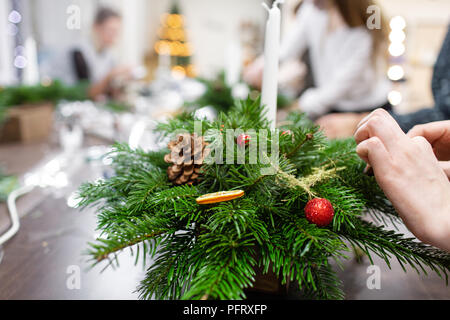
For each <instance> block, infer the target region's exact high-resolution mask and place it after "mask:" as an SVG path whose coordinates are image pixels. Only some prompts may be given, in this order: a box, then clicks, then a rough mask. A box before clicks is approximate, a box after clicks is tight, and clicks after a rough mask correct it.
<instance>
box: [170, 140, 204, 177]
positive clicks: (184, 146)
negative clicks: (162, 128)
mask: <svg viewBox="0 0 450 320" xmlns="http://www.w3.org/2000/svg"><path fill="white" fill-rule="evenodd" d="M207 145H208V143H207V142H205V140H204V139H203V137H198V136H197V135H196V134H189V133H185V134H179V135H178V136H177V139H176V140H173V141H170V142H169V144H168V145H167V147H168V148H169V150H170V153H168V154H166V155H165V156H164V161H165V162H166V163H171V164H172V165H171V166H170V167H169V168H168V169H167V175H168V177H169V180H170V181H172V182H173V183H174V184H176V185H183V184H190V185H192V184H193V183H195V182H196V181H197V180H198V178H199V176H200V173H201V167H202V165H203V160H204V159H205V157H206V152H208V149H206V146H207Z"/></svg>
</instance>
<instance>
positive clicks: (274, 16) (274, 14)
mask: <svg viewBox="0 0 450 320" xmlns="http://www.w3.org/2000/svg"><path fill="white" fill-rule="evenodd" d="M283 2H284V0H276V1H275V2H274V3H273V6H272V8H271V9H270V8H269V7H268V6H267V4H265V3H263V6H264V8H266V10H267V11H268V12H269V18H268V20H267V25H266V38H265V43H264V77H263V83H262V92H261V105H265V106H266V115H267V119H268V120H269V121H270V123H271V128H272V129H275V125H276V120H277V97H278V68H279V54H280V29H281V12H280V9H279V8H278V4H280V3H283Z"/></svg>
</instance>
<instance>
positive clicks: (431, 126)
mask: <svg viewBox="0 0 450 320" xmlns="http://www.w3.org/2000/svg"><path fill="white" fill-rule="evenodd" d="M407 135H408V137H410V138H414V137H424V138H425V139H427V141H428V142H429V143H430V144H431V146H432V147H433V151H434V154H435V155H436V157H437V158H438V160H440V161H441V162H440V165H441V168H442V169H443V170H444V172H445V173H446V174H447V177H448V178H449V179H450V120H449V121H438V122H430V123H427V124H421V125H418V126H415V127H414V128H412V129H411V130H410V131H409V132H408V134H407Z"/></svg>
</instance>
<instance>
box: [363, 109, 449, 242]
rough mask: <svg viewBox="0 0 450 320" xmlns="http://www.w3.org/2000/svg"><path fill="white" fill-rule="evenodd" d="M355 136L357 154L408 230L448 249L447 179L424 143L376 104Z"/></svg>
mask: <svg viewBox="0 0 450 320" xmlns="http://www.w3.org/2000/svg"><path fill="white" fill-rule="evenodd" d="M355 140H356V142H357V144H358V147H357V150H356V151H357V153H358V155H359V156H360V157H361V158H362V159H363V160H364V161H365V162H366V163H368V164H369V165H370V166H372V168H373V170H374V174H375V178H376V180H377V182H378V184H379V185H380V187H381V188H382V189H383V191H384V193H385V194H386V196H387V197H388V198H389V200H390V201H391V202H392V204H393V205H394V207H395V208H396V210H397V212H398V214H399V216H400V217H401V218H402V220H403V221H404V222H405V225H406V226H407V227H408V229H409V230H410V231H411V232H412V233H413V234H414V235H415V236H416V237H417V238H419V239H420V240H422V241H423V242H426V243H429V244H432V245H434V246H436V247H440V248H443V249H445V250H448V251H450V183H449V180H448V178H447V176H446V175H445V173H444V171H443V169H442V168H441V166H440V165H439V161H438V159H437V158H436V156H435V155H434V153H433V148H432V146H431V145H430V143H429V142H428V141H427V140H426V139H425V138H424V137H421V136H415V137H410V136H407V135H405V134H404V133H403V131H402V130H401V128H400V127H399V126H398V124H397V123H396V122H395V120H394V119H393V118H392V117H391V116H390V115H389V113H387V112H386V111H385V110H382V109H378V110H376V111H374V112H372V113H371V114H370V115H368V116H367V117H366V118H364V119H363V120H362V121H361V122H360V123H359V125H358V129H357V131H356V133H355ZM448 148H450V145H449V146H447V150H448Z"/></svg>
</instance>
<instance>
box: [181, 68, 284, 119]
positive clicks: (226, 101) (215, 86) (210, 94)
mask: <svg viewBox="0 0 450 320" xmlns="http://www.w3.org/2000/svg"><path fill="white" fill-rule="evenodd" d="M197 80H198V81H200V82H201V83H203V85H204V86H205V93H204V94H203V95H201V96H200V97H199V98H198V99H197V100H196V101H194V102H189V103H188V104H187V105H186V107H187V109H188V110H190V108H191V107H195V108H202V107H206V106H210V107H212V108H214V109H215V110H216V111H217V112H227V111H228V110H229V109H230V108H231V107H232V106H233V105H234V100H236V99H237V97H236V96H235V95H234V94H233V88H232V87H231V86H229V85H228V84H227V83H226V81H225V72H223V71H222V72H220V73H219V74H218V75H217V76H216V77H215V78H214V79H205V78H197ZM238 85H239V86H241V88H246V89H247V91H248V92H251V94H250V97H252V98H253V99H257V98H258V97H259V96H260V92H259V91H258V90H257V89H255V88H251V87H249V86H247V84H245V83H239V84H238ZM291 103H292V101H291V100H290V99H289V98H288V97H286V96H285V95H283V94H280V93H279V94H278V96H277V105H278V108H280V109H283V108H286V107H288V106H289V105H291Z"/></svg>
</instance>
